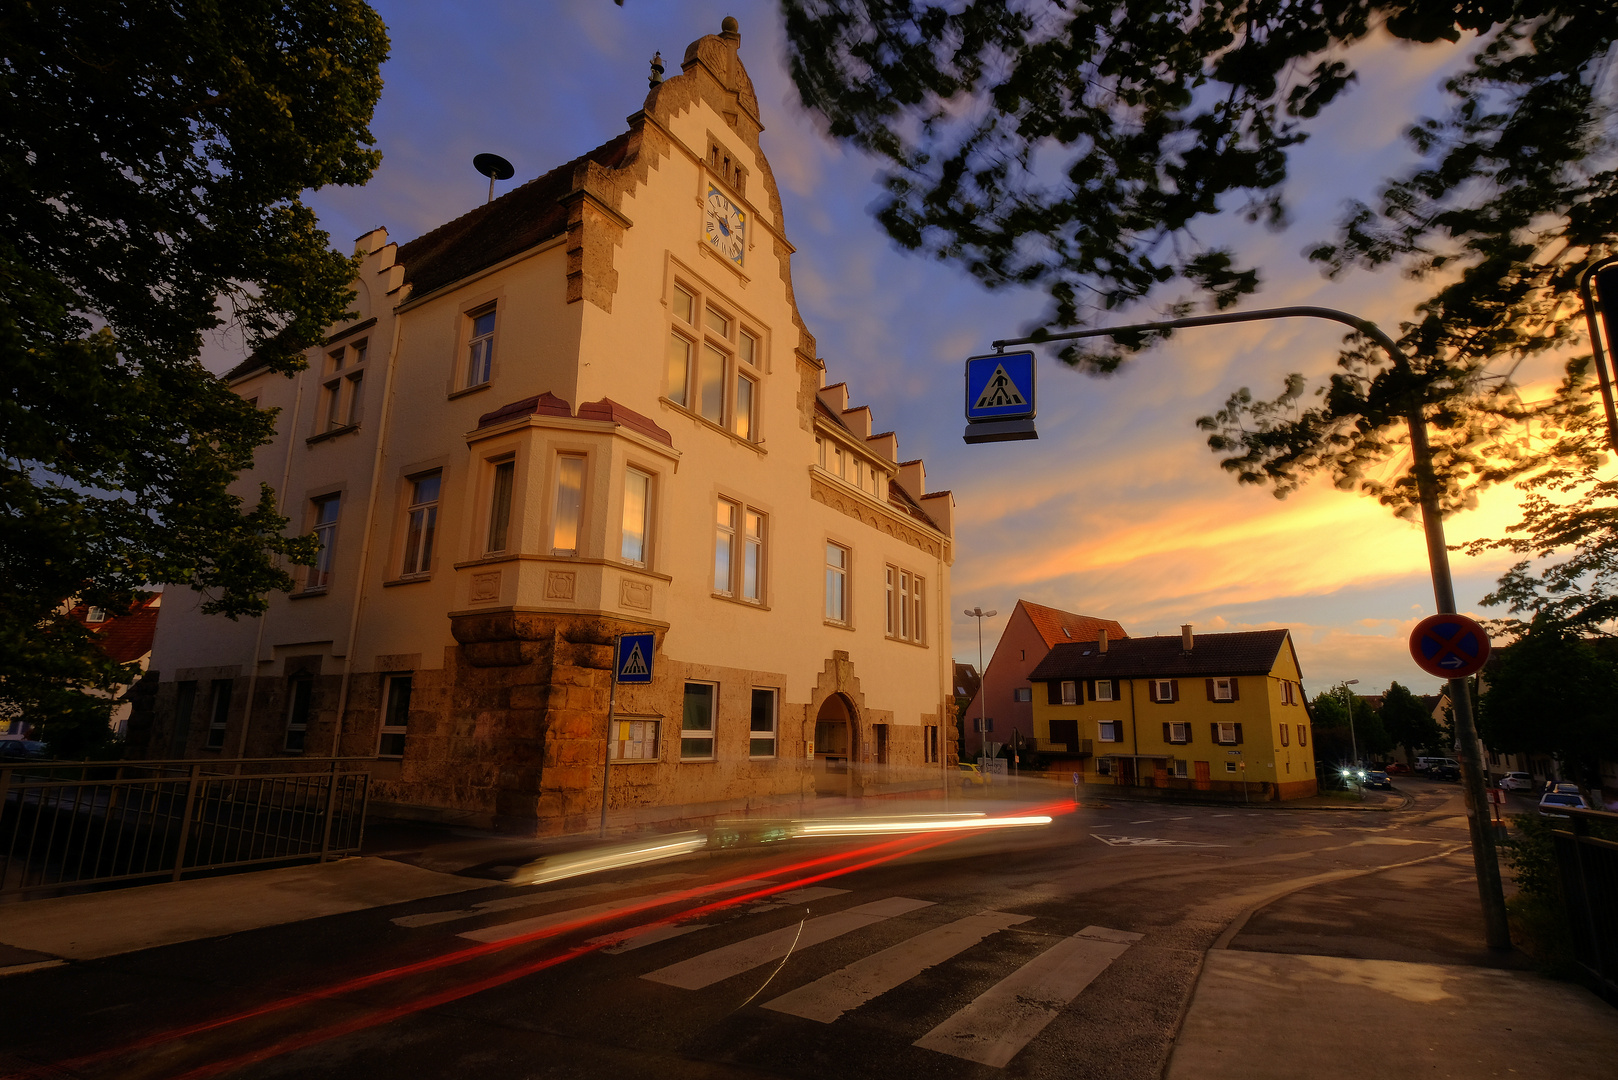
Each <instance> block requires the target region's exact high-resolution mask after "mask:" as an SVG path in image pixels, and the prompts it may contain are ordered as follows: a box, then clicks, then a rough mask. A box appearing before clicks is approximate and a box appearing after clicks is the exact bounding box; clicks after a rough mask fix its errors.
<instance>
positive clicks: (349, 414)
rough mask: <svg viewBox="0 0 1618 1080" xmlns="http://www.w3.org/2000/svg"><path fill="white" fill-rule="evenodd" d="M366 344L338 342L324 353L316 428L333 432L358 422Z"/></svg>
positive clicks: (363, 384)
mask: <svg viewBox="0 0 1618 1080" xmlns="http://www.w3.org/2000/svg"><path fill="white" fill-rule="evenodd" d="M366 355H367V350H366V343H365V342H363V341H359V342H355V343H354V344H352V345H340V346H338V347H337V348H335V349H333V350H332V351H331V352H329V353H327V354H326V372H325V378H324V379H323V380H322V382H321V384H320V397H321V402H320V412H319V413H318V414H317V415H318V417H319V420H318V423H319V430H320V431H336V430H338V429H339V428H346V427H350V426H352V425H355V424H358V423H359V422H360V412H361V407H362V406H363V404H364V401H365V396H364V393H363V389H364V386H365V359H366Z"/></svg>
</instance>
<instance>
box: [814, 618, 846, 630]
mask: <svg viewBox="0 0 1618 1080" xmlns="http://www.w3.org/2000/svg"><path fill="white" fill-rule="evenodd" d="M821 622H822V623H824V624H825V625H826V626H829V627H831V628H832V629H833V630H852V629H854V626H853V624H851V623H846V622H843V621H842V620H841V619H822V620H821Z"/></svg>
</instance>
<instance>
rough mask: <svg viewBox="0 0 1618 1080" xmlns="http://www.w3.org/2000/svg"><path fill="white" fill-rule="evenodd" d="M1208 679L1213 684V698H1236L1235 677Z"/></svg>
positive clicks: (1233, 699) (1230, 699)
mask: <svg viewBox="0 0 1618 1080" xmlns="http://www.w3.org/2000/svg"><path fill="white" fill-rule="evenodd" d="M1208 681H1209V682H1210V683H1212V684H1213V699H1214V700H1215V701H1235V700H1236V680H1235V679H1209V680H1208Z"/></svg>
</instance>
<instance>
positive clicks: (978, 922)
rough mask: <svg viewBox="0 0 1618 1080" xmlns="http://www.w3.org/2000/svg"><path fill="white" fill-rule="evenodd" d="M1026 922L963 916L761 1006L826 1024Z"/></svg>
mask: <svg viewBox="0 0 1618 1080" xmlns="http://www.w3.org/2000/svg"><path fill="white" fill-rule="evenodd" d="M1032 918H1033V916H1032V915H1008V914H1006V913H1005V912H1002V911H984V912H979V913H978V914H976V915H969V916H967V917H966V918H964V919H957V920H956V921H955V922H952V923H949V924H948V925H946V926H940V927H937V928H936V929H933V930H928V931H927V932H926V933H923V934H917V935H916V936H915V937H913V938H910V939H908V940H906V941H901V942H900V943H899V944H897V945H894V946H892V947H891V948H887V949H883V950H882V951H881V952H879V953H874V954H872V955H871V956H867V957H866V958H865V959H863V960H860V961H858V962H857V963H853V964H850V965H848V966H847V967H845V968H841V969H839V970H837V971H834V972H832V973H831V974H830V975H827V976H825V977H823V978H819V979H816V980H815V981H814V982H812V983H806V984H805V985H803V986H800V987H798V988H797V989H796V990H792V991H789V992H788V993H785V994H782V995H781V996H780V997H778V998H776V999H775V1000H773V1001H767V1002H765V1003H764V1007H765V1008H766V1009H773V1010H774V1011H776V1012H784V1013H790V1014H791V1015H793V1016H801V1017H803V1018H804V1019H805V1020H819V1021H820V1022H821V1023H822V1024H829V1023H831V1022H832V1021H834V1020H836V1019H837V1018H838V1017H839V1016H842V1015H843V1014H844V1013H846V1012H849V1011H850V1010H852V1009H856V1008H858V1007H859V1006H861V1005H864V1004H865V1003H866V1002H867V1001H870V1000H871V999H872V998H874V997H877V996H878V995H881V994H885V993H887V992H888V991H889V990H892V989H893V988H894V987H896V986H898V985H900V984H901V983H904V982H907V981H909V980H910V979H913V978H915V977H916V976H917V975H920V974H921V973H922V972H923V971H926V970H927V969H928V968H930V967H932V966H934V965H935V964H941V963H943V962H944V961H945V960H948V959H949V958H950V957H952V956H954V955H955V954H957V953H960V952H964V951H965V950H966V949H968V948H970V947H971V946H973V945H976V944H977V943H978V942H980V941H982V940H983V939H984V938H986V937H988V936H989V935H990V934H993V933H996V932H998V931H1000V930H1004V929H1006V928H1007V927H1008V926H1016V925H1017V924H1019V923H1025V922H1028V921H1029V920H1030V919H1032Z"/></svg>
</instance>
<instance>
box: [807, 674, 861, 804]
mask: <svg viewBox="0 0 1618 1080" xmlns="http://www.w3.org/2000/svg"><path fill="white" fill-rule="evenodd" d="M854 720H855V714H854V704H853V702H851V701H849V700H848V698H847V697H845V696H844V695H842V694H833V695H831V696H830V697H828V698H827V699H826V700H825V702H824V703H823V704H822V705H821V706H820V712H818V713H816V714H815V794H816V795H847V794H848V780H849V772H850V766H852V764H853V763H854V761H855V753H854V751H855V742H856V740H857V728H856V725H855V723H854Z"/></svg>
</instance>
